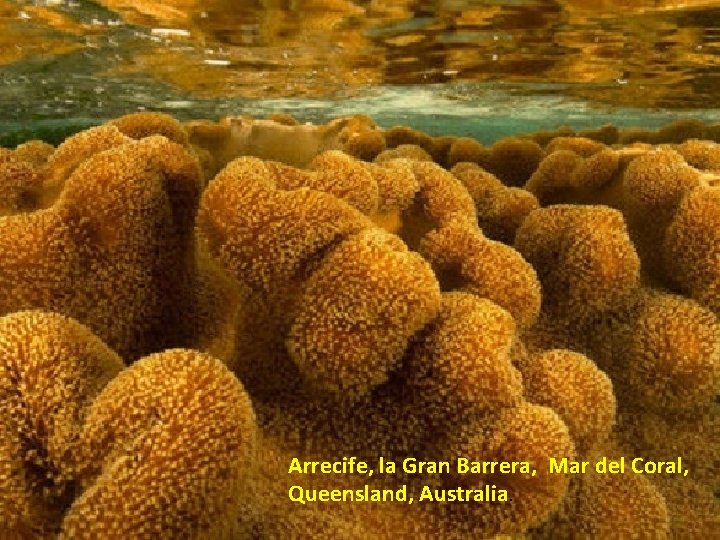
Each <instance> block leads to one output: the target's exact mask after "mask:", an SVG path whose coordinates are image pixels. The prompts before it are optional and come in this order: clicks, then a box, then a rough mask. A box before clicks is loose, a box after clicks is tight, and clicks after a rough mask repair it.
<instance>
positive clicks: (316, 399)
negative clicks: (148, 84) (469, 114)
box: [0, 113, 720, 539]
mask: <svg viewBox="0 0 720 540" xmlns="http://www.w3.org/2000/svg"><path fill="white" fill-rule="evenodd" d="M712 133H713V131H712V126H707V125H705V124H703V123H701V122H678V123H676V124H673V125H670V126H667V127H665V128H662V129H660V130H658V131H657V132H651V131H640V130H620V129H617V128H614V127H613V126H604V127H602V128H599V129H597V130H586V131H583V132H580V133H575V132H574V131H573V130H572V129H570V128H560V129H558V130H555V131H553V132H541V133H536V134H528V135H521V136H516V137H510V138H506V139H503V140H500V141H498V142H496V143H495V144H493V145H492V146H488V147H484V146H483V145H481V144H480V143H478V142H477V141H475V140H474V139H472V138H469V137H454V136H441V137H433V136H430V135H428V134H425V133H422V132H420V131H417V130H414V129H412V128H409V127H404V126H396V127H393V128H390V129H382V128H380V127H379V126H377V125H376V124H375V123H374V122H373V121H372V120H371V119H369V118H367V117H365V116H362V115H358V116H352V117H345V118H338V119H335V120H333V121H331V122H329V123H328V124H325V125H320V126H315V125H311V124H301V123H300V122H298V121H297V120H296V119H295V118H293V117H291V116H289V115H285V114H276V115H272V116H271V117H269V118H267V119H253V118H250V117H234V118H226V119H222V120H220V121H219V122H209V121H193V122H188V123H185V124H182V123H180V122H178V121H176V120H174V119H173V118H172V117H170V116H167V115H164V114H159V113H141V114H134V115H128V116H126V117H122V118H118V119H116V120H114V121H111V122H109V123H107V124H105V125H102V126H98V127H95V128H92V129H89V130H86V131H84V132H81V133H78V134H77V135H75V136H72V137H70V138H68V139H67V140H66V141H65V142H63V143H62V144H61V145H59V146H58V147H57V148H54V147H52V146H50V145H47V144H45V143H42V142H40V141H33V142H29V143H26V144H24V145H21V146H18V147H17V148H15V149H12V150H10V149H3V150H1V151H0V288H2V290H3V296H2V297H1V298H0V315H3V317H2V318H0V538H3V539H4V538H33V537H42V538H99V537H136V538H158V537H173V538H245V537H247V538H256V537H259V538H279V537H320V536H325V535H327V534H332V535H333V536H334V537H338V538H365V537H373V538H388V537H411V536H416V537H420V538H429V537H437V538H470V537H481V538H508V537H512V538H529V539H533V538H536V539H542V538H587V537H589V538H608V537H618V536H619V537H638V538H640V537H652V538H686V537H702V538H709V537H712V534H713V533H714V532H715V531H716V530H717V524H718V519H719V516H720V502H718V497H717V493H718V489H719V488H720V486H719V485H718V483H717V479H718V462H717V459H718V455H720V431H719V429H720V406H719V405H718V402H717V396H718V393H719V392H720V319H719V317H720V264H719V263H718V261H719V260H720V252H719V251H718V250H719V249H720V248H719V247H718V246H720V236H718V235H719V234H720V233H718V231H719V230H720V191H719V190H720V186H719V185H718V184H719V181H720V180H719V179H720V150H718V148H719V147H718V145H717V144H716V143H714V142H712V140H704V139H712V137H711V135H712ZM381 456H382V457H383V459H384V460H385V461H386V462H394V463H397V464H398V466H399V470H398V471H396V472H394V473H393V474H381V473H380V472H379V471H376V474H374V475H372V476H371V475H365V474H355V473H353V474H339V475H332V477H330V476H327V475H319V474H302V475H300V474H295V475H293V473H292V472H291V474H288V466H289V464H290V463H291V462H292V461H293V460H294V459H297V460H299V462H313V461H315V462H322V461H328V460H330V461H335V460H343V459H344V460H345V461H344V463H346V464H347V460H349V459H351V457H352V459H354V460H357V461H363V460H364V461H366V462H367V463H370V464H371V468H372V467H376V466H377V464H378V459H379V458H380V457H381ZM678 456H680V457H682V460H683V462H684V463H685V464H686V467H687V470H688V471H689V474H688V475H687V476H683V475H679V474H669V473H668V474H647V475H645V474H643V475H639V474H634V473H633V472H631V471H629V470H627V469H628V468H629V463H630V462H631V461H632V460H633V459H634V458H637V457H641V458H643V459H645V460H648V461H650V460H651V461H655V462H660V461H663V462H673V460H677V459H678ZM406 458H415V459H416V460H417V462H420V461H423V462H426V464H427V463H433V464H440V463H448V464H449V465H448V468H447V470H443V469H441V470H437V471H435V470H428V469H427V465H426V468H425V469H424V470H422V469H420V470H418V469H412V470H409V469H407V468H404V467H402V466H400V464H402V463H403V461H404V460H406ZM460 458H463V459H467V460H469V461H471V462H482V463H489V462H521V463H524V465H522V466H519V467H518V470H515V469H512V470H511V471H504V470H502V471H498V470H496V469H495V468H493V467H494V466H493V467H490V468H488V469H487V470H486V469H485V468H483V467H480V468H479V469H478V470H476V471H474V472H472V473H466V472H461V471H460V469H459V461H460ZM621 459H624V460H625V462H627V463H628V465H627V468H626V470H625V471H623V472H622V473H618V474H598V473H596V472H595V471H594V470H593V469H592V467H591V468H590V469H588V471H587V472H586V474H575V473H574V472H573V471H568V470H564V471H560V470H556V471H554V472H551V466H553V465H552V464H553V463H555V462H556V461H560V460H566V461H567V460H569V461H570V462H572V463H575V462H577V463H582V462H585V461H586V462H589V463H595V462H596V461H601V460H621ZM291 485H295V486H296V487H298V486H299V489H302V490H305V492H306V493H307V494H308V495H307V496H308V497H311V495H310V494H312V493H315V495H312V496H316V495H317V493H319V491H318V490H323V489H337V490H341V491H342V490H345V491H349V492H351V493H356V492H359V491H363V490H364V489H368V490H377V491H378V492H383V491H390V492H391V493H393V497H396V496H397V497H400V494H399V493H400V492H403V490H405V491H406V493H407V494H408V496H410V497H413V496H414V499H415V502H414V503H413V504H407V503H403V502H400V501H399V500H398V501H395V502H394V503H382V504H380V503H374V502H370V503H355V504H353V503H342V504H338V503H337V502H334V501H332V500H322V501H313V502H310V501H308V502H307V504H302V503H299V502H293V501H292V500H291V499H292V497H290V496H288V488H289V487H290V486H291ZM345 491H343V493H344V492H345ZM505 492H507V493H508V494H509V498H508V500H507V501H505V500H498V499H495V496H496V495H497V494H498V493H505ZM451 493H452V497H453V498H454V499H453V500H451V499H450V497H451V495H450V494H451ZM468 493H470V494H471V495H467V496H468V497H473V496H475V497H479V496H482V497H487V499H486V500H483V501H482V502H476V501H475V500H471V501H470V502H461V500H458V499H457V498H458V497H459V498H460V499H462V497H464V496H466V494H468ZM421 494H422V496H421ZM473 494H474V495H473ZM480 494H482V495H480ZM428 499H430V500H431V501H432V502H429V500H428Z"/></svg>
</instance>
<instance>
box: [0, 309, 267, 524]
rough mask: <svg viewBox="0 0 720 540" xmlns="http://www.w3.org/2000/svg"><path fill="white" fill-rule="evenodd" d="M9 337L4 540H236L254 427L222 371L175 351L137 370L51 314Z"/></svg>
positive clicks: (8, 320) (6, 332)
mask: <svg viewBox="0 0 720 540" xmlns="http://www.w3.org/2000/svg"><path fill="white" fill-rule="evenodd" d="M0 336H2V340H1V341H0V358H1V359H2V362H0V365H1V366H2V367H0V418H1V420H0V422H1V423H0V426H2V427H1V428H0V429H1V430H2V433H3V438H2V446H1V447H0V470H2V475H0V516H2V527H3V534H2V536H3V537H10V538H18V537H19V538H38V537H48V538H50V537H54V536H55V535H57V537H58V538H121V537H133V538H158V537H173V538H186V537H202V538H232V537H233V535H234V534H235V533H236V532H237V531H238V529H237V524H236V522H235V520H234V511H235V506H236V505H237V504H239V499H240V498H241V497H242V486H243V482H245V479H246V478H247V476H248V474H249V472H250V470H251V467H252V459H253V451H254V450H253V447H254V441H255V420H254V413H253V410H252V407H251V404H250V400H249V398H248V396H247V394H246V393H245V391H244V390H243V388H242V385H241V384H240V383H239V381H238V380H237V379H236V378H235V377H234V376H233V375H232V373H230V372H229V371H228V370H227V368H226V367H225V366H224V365H223V364H222V363H221V362H220V361H219V360H216V359H214V358H212V357H210V356H208V355H204V354H201V353H198V352H195V351H190V350H181V349H175V350H170V351H166V352H164V353H159V354H155V355H151V356H148V357H146V358H143V359H142V360H139V361H138V362H136V363H135V364H134V365H133V366H132V367H129V368H124V364H123V361H122V360H121V358H120V357H119V356H117V355H116V354H115V353H114V352H113V351H112V350H110V349H109V348H108V347H107V346H106V345H105V344H104V343H103V342H102V341H101V340H100V339H98V338H97V337H96V336H94V335H93V334H92V333H91V332H90V331H89V330H88V329H87V328H86V327H84V326H83V325H81V324H79V323H78V322H76V321H74V320H72V319H68V318H65V317H62V316H60V315H57V314H52V313H46V312H40V311H28V312H18V313H15V314H13V315H9V316H6V317H3V318H2V319H0Z"/></svg>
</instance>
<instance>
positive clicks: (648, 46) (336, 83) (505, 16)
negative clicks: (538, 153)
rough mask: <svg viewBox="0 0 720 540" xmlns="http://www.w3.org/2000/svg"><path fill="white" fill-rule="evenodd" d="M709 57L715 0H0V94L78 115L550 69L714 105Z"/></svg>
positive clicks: (663, 98) (557, 79)
mask: <svg viewBox="0 0 720 540" xmlns="http://www.w3.org/2000/svg"><path fill="white" fill-rule="evenodd" d="M719 64H720V6H718V2H713V1H699V0H695V1H692V0H684V1H670V0H666V1H662V0H660V1H657V0H656V1H648V0H639V1H636V0H557V1H549V0H515V1H513V2H500V1H477V0H462V1H461V0H390V1H385V0H356V1H354V2H353V1H350V0H264V1H262V0H257V1H244V2H235V1H231V0H207V1H201V0H171V1H166V2H147V1H141V0H101V1H100V2H97V3H93V2H85V1H80V0H77V1H75V0H46V1H34V2H23V1H17V0H0V66H2V67H0V74H1V75H2V80H1V81H0V84H2V85H3V86H4V87H5V88H3V90H2V93H0V102H4V103H5V105H7V103H9V102H10V100H11V98H12V97H13V88H14V89H16V91H17V89H18V88H19V89H22V90H21V91H22V93H23V95H24V96H25V102H27V103H33V104H38V103H40V104H42V103H45V104H47V103H48V100H49V98H50V101H52V100H53V99H54V100H55V101H56V102H57V103H60V104H62V102H63V101H67V102H69V103H66V105H67V106H69V107H70V108H72V102H73V101H74V100H82V101H83V102H84V103H85V104H86V105H87V104H88V103H92V102H96V103H98V104H99V105H96V106H95V108H92V107H90V109H88V110H87V112H88V114H100V115H101V113H102V110H103V107H107V106H108V102H109V101H112V100H113V99H115V100H117V99H126V98H128V99H131V100H132V99H135V100H136V101H138V102H141V101H142V100H143V99H145V98H147V99H149V100H151V101H152V100H153V99H155V100H158V99H161V100H163V101H164V102H168V103H170V104H171V105H172V104H173V103H176V104H178V108H182V104H183V103H184V102H186V101H188V100H194V99H201V100H219V99H236V98H255V99H256V98H263V99H268V98H270V99H271V98H287V97H313V98H338V97H350V96H358V95H364V94H368V93H372V91H373V90H372V89H373V88H376V87H377V86H378V85H415V84H429V83H433V84H446V85H449V86H452V85H458V84H459V85H463V88H464V89H465V90H464V91H465V92H469V93H472V87H471V86H468V85H467V84H466V83H485V84H487V83H495V82H501V83H508V84H512V85H516V87H518V88H519V87H522V88H525V89H526V91H527V92H528V93H535V92H540V93H547V92H548V91H549V90H548V87H547V84H548V83H553V86H552V88H553V89H552V90H550V92H551V93H556V94H558V95H564V96H572V97H575V98H583V99H587V100H590V101H595V102H603V103H610V104H613V105H622V106H634V107H662V108H692V107H701V108H714V107H718V106H719V105H718V100H717V96H718V95H720V76H719V73H720V70H719V68H718V65H719ZM24 78H25V79H24ZM27 78H30V79H29V80H31V82H28V79H27ZM43 80H44V82H42V81H43ZM38 85H39V86H42V85H45V86H46V87H47V91H45V92H44V93H43V91H42V89H38V88H36V86H38ZM537 85H544V86H543V87H542V88H540V89H538V86H537ZM68 86H69V87H70V88H74V89H75V94H74V95H73V94H72V93H71V94H70V95H69V96H67V95H64V94H65V93H66V92H67V88H68ZM8 87H9V88H8ZM480 87H481V85H479V86H478V88H480ZM129 88H134V89H135V90H133V91H130V92H129V93H130V94H133V95H134V97H133V98H129V96H127V95H126V94H127V93H128V89H129ZM468 88H470V89H468ZM118 89H120V90H118ZM116 92H120V95H116ZM60 94H63V95H60ZM56 98H57V99H56ZM17 107H20V108H19V109H17V112H18V113H21V112H22V111H21V110H20V109H21V108H22V107H21V106H20V105H17ZM170 108H172V106H170ZM26 112H27V111H26ZM6 114H7V113H6Z"/></svg>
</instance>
